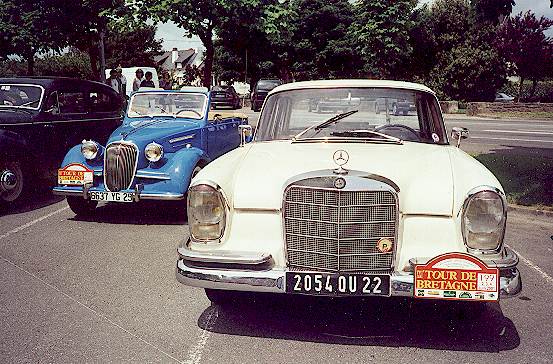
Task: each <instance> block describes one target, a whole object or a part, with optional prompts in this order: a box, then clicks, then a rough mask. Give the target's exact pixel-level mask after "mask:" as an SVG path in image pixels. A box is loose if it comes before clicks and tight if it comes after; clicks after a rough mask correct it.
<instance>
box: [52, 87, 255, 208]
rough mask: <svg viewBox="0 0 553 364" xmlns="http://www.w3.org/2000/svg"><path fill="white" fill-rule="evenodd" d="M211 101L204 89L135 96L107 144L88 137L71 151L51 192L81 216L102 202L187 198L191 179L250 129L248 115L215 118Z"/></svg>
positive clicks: (235, 144)
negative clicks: (211, 108) (64, 200)
mask: <svg viewBox="0 0 553 364" xmlns="http://www.w3.org/2000/svg"><path fill="white" fill-rule="evenodd" d="M210 101H211V100H210V93H209V92H208V90H207V89H206V88H188V89H186V90H181V91H164V90H148V91H139V92H137V93H134V94H133V95H132V96H131V98H130V101H129V106H128V108H127V113H126V115H125V118H124V121H123V124H122V125H121V126H120V127H119V128H117V129H115V131H114V132H113V133H112V134H111V136H110V137H109V140H108V142H107V144H106V145H105V146H103V145H101V144H100V143H98V142H97V141H94V140H83V142H82V143H81V144H79V145H76V146H74V147H73V148H72V149H70V150H69V152H68V153H67V155H66V156H65V159H64V160H63V163H62V165H61V168H60V169H59V170H58V185H57V186H56V187H55V188H54V193H56V194H59V195H65V196H67V202H68V204H69V207H70V208H71V210H73V212H75V213H76V214H77V215H87V214H91V213H92V212H94V209H95V208H96V206H97V204H98V202H100V201H103V202H138V201H140V200H182V199H184V198H185V193H186V190H187V189H188V185H189V184H190V180H191V178H192V177H193V176H194V175H195V174H196V173H197V172H198V171H199V170H200V169H201V168H202V167H203V166H205V165H206V164H207V163H209V162H210V161H211V160H213V159H215V158H217V157H219V156H220V155H222V154H224V153H226V152H228V151H230V150H231V149H234V148H236V147H237V146H238V145H240V143H241V138H244V135H245V134H246V132H247V129H249V126H243V127H242V126H241V125H247V118H246V116H245V115H243V114H242V115H238V114H234V113H231V114H230V115H226V116H225V115H224V114H223V113H220V112H217V113H214V112H211V113H210V112H209V110H210ZM240 129H242V131H240ZM182 205H183V207H184V205H185V203H183V204H182Z"/></svg>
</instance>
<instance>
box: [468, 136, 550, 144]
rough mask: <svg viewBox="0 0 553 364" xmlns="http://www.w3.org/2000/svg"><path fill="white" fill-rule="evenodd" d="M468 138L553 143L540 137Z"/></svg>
mask: <svg viewBox="0 0 553 364" xmlns="http://www.w3.org/2000/svg"><path fill="white" fill-rule="evenodd" d="M470 139H485V140H503V141H509V142H529V143H553V140H542V139H518V138H494V137H475V136H471V137H470Z"/></svg>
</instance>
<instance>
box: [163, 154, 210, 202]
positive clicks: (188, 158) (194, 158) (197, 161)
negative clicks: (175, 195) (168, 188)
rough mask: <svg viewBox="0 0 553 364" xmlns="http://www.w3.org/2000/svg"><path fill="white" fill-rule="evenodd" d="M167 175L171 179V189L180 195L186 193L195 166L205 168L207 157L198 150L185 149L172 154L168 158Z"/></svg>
mask: <svg viewBox="0 0 553 364" xmlns="http://www.w3.org/2000/svg"><path fill="white" fill-rule="evenodd" d="M168 158H170V159H171V161H170V162H169V168H168V173H169V176H170V177H171V182H172V184H173V188H175V189H176V190H177V191H178V192H180V193H183V194H184V193H186V191H187V190H188V186H189V185H190V181H191V180H192V172H193V171H194V168H195V167H196V166H197V165H200V166H205V165H206V164H207V163H208V162H209V157H208V156H207V155H206V154H205V152H204V151H203V150H201V149H199V148H185V149H181V150H179V151H178V152H175V153H173V154H172V155H171V156H170V157H169V156H168Z"/></svg>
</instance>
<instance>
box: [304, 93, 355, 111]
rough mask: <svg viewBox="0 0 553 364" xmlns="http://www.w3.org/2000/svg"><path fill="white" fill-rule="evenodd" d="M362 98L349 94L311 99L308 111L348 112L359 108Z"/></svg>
mask: <svg viewBox="0 0 553 364" xmlns="http://www.w3.org/2000/svg"><path fill="white" fill-rule="evenodd" d="M360 103H361V99H359V98H358V97H353V98H352V97H351V95H348V97H346V98H341V99H336V98H324V99H310V100H309V107H308V111H310V112H316V113H323V112H339V111H341V112H346V111H349V110H353V109H354V108H359V106H360Z"/></svg>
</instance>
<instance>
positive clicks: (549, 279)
mask: <svg viewBox="0 0 553 364" xmlns="http://www.w3.org/2000/svg"><path fill="white" fill-rule="evenodd" d="M509 248H510V249H511V250H512V251H514V252H515V254H516V255H518V257H519V259H520V260H522V261H523V262H524V264H526V265H527V266H529V267H530V268H532V269H533V270H535V271H536V272H538V273H539V274H540V275H541V276H542V277H543V279H545V280H546V281H547V282H549V283H551V284H553V277H551V276H550V275H549V274H547V273H546V272H544V271H543V270H542V269H541V268H540V267H538V266H537V265H536V264H535V263H534V262H532V261H531V260H530V259H527V258H525V257H524V256H522V255H521V254H520V253H519V252H518V251H516V250H515V249H514V248H513V247H511V246H509Z"/></svg>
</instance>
